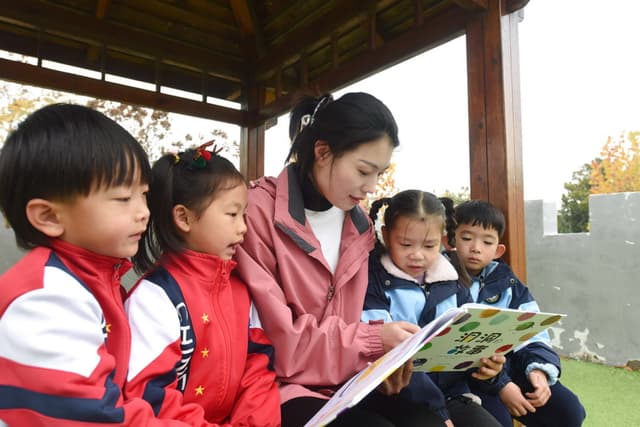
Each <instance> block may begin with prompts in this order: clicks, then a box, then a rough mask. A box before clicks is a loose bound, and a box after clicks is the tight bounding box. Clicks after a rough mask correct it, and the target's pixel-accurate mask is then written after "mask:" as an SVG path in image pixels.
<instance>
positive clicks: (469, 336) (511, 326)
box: [413, 304, 565, 372]
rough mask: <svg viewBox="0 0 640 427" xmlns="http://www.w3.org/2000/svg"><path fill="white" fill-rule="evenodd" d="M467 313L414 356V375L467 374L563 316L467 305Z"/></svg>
mask: <svg viewBox="0 0 640 427" xmlns="http://www.w3.org/2000/svg"><path fill="white" fill-rule="evenodd" d="M460 308H461V309H463V310H464V311H463V312H462V313H460V314H458V315H457V316H456V318H455V319H454V320H453V321H452V322H451V323H450V324H449V325H448V326H447V327H446V328H444V329H443V330H441V331H440V333H439V334H437V335H436V336H435V337H433V338H432V339H429V340H425V342H424V345H423V346H422V348H421V349H420V350H419V351H418V352H417V353H416V354H415V355H414V356H413V369H414V371H424V372H441V371H466V370H467V369H470V368H475V367H478V366H480V365H481V364H482V363H481V362H480V359H482V358H485V357H490V356H491V355H493V354H506V353H508V352H509V351H511V350H515V349H517V348H518V347H519V346H521V345H523V344H526V343H527V342H528V341H529V340H531V339H532V338H533V337H534V336H536V335H537V334H539V333H541V332H542V331H545V330H546V329H548V328H549V327H550V326H551V325H553V324H554V323H556V322H558V321H559V320H560V319H562V317H564V316H565V315H564V314H556V313H541V312H527V311H520V310H512V309H502V308H493V307H490V306H484V305H479V304H465V305H463V306H462V307H460Z"/></svg>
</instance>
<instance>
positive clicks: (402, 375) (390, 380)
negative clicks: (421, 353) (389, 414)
mask: <svg viewBox="0 0 640 427" xmlns="http://www.w3.org/2000/svg"><path fill="white" fill-rule="evenodd" d="M412 373H413V360H412V359H409V360H407V361H406V362H405V364H404V365H402V366H400V367H399V368H398V369H396V370H395V371H393V373H392V374H391V375H389V376H388V377H387V379H386V380H384V381H383V382H382V384H380V385H379V386H378V391H379V392H380V393H382V394H385V395H387V396H388V395H391V394H397V393H400V390H402V389H403V388H405V387H406V386H407V384H409V381H411V374H412Z"/></svg>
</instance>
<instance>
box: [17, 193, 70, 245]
mask: <svg viewBox="0 0 640 427" xmlns="http://www.w3.org/2000/svg"><path fill="white" fill-rule="evenodd" d="M59 208H60V205H59V204H58V203H56V202H51V201H49V200H45V199H31V200H29V201H28V202H27V206H26V208H25V213H26V215H27V220H28V221H29V222H30V223H31V225H32V226H33V228H35V229H36V230H38V231H39V232H41V233H42V234H44V235H45V236H47V237H60V236H62V234H63V233H64V225H63V223H62V222H61V221H60V217H59V215H58V214H59Z"/></svg>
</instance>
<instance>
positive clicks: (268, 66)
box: [256, 0, 372, 76]
mask: <svg viewBox="0 0 640 427" xmlns="http://www.w3.org/2000/svg"><path fill="white" fill-rule="evenodd" d="M371 1H372V0H368V3H371ZM368 3H367V2H363V1H362V0H343V1H341V2H340V7H336V8H334V9H332V10H331V11H330V12H329V13H327V14H325V15H323V16H321V17H319V18H318V19H316V20H315V21H313V22H310V23H309V24H308V26H306V27H305V28H300V29H298V30H295V31H293V32H292V33H291V34H289V36H288V37H287V38H286V39H285V40H283V42H282V43H280V44H279V46H280V47H278V48H276V49H273V50H271V51H269V52H268V55H266V56H265V57H264V58H263V59H262V60H261V61H259V62H258V66H257V72H256V74H257V75H258V76H262V75H263V74H266V73H268V72H269V71H271V70H273V69H274V68H275V67H277V66H278V65H280V64H284V65H288V62H289V60H291V58H292V57H296V56H297V55H299V54H300V53H302V51H304V50H305V49H308V48H309V47H310V46H311V45H312V44H314V43H317V42H318V41H319V40H322V39H324V38H329V37H331V34H332V33H334V32H335V31H338V30H339V29H340V28H342V27H344V26H345V25H347V24H348V23H349V22H351V21H353V20H354V19H358V18H359V19H361V20H364V19H365V17H366V16H367V12H368V8H367V7H366V6H367V4H368ZM309 28H313V31H310V30H309Z"/></svg>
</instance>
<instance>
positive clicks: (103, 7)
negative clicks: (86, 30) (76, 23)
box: [96, 0, 111, 19]
mask: <svg viewBox="0 0 640 427" xmlns="http://www.w3.org/2000/svg"><path fill="white" fill-rule="evenodd" d="M110 4H111V0H98V3H97V4H96V18H97V19H104V17H105V16H107V10H109V5H110Z"/></svg>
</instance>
